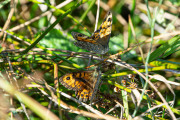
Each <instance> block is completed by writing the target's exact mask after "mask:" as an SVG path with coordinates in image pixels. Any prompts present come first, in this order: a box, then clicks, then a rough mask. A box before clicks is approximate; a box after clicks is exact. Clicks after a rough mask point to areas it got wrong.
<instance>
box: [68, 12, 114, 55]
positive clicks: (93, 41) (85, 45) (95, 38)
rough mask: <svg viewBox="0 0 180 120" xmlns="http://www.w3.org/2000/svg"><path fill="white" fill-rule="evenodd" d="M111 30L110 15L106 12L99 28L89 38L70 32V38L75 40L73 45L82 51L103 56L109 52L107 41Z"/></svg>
mask: <svg viewBox="0 0 180 120" xmlns="http://www.w3.org/2000/svg"><path fill="white" fill-rule="evenodd" d="M111 29H112V13H111V12H108V13H107V15H106V17H105V18H104V21H103V22H102V24H101V26H100V28H99V29H98V30H96V31H95V32H94V33H93V34H92V36H91V37H89V36H86V35H84V34H82V33H78V32H72V33H71V34H72V36H73V38H74V39H75V40H77V41H76V42H75V43H74V44H75V45H76V46H78V47H80V48H82V49H86V50H88V51H93V52H96V53H98V54H105V53H107V52H108V50H109V39H110V36H111Z"/></svg>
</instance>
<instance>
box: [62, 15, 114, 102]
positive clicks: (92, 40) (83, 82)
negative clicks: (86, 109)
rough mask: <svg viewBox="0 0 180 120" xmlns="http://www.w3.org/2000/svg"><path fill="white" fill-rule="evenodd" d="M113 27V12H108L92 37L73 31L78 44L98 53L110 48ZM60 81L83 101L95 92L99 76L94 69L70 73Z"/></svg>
mask: <svg viewBox="0 0 180 120" xmlns="http://www.w3.org/2000/svg"><path fill="white" fill-rule="evenodd" d="M111 29H112V13H111V12H108V13H107V15H106V17H105V18H104V21H103V23H102V24H101V26H100V28H99V29H98V30H96V31H95V32H94V33H93V34H92V36H91V37H88V36H86V35H84V34H82V33H77V32H72V36H73V37H74V39H76V40H77V41H76V42H75V43H74V44H75V45H76V46H78V47H80V48H82V49H86V50H88V51H93V52H96V53H98V54H105V53H106V52H108V50H109V45H108V44H109V39H110V36H111ZM60 82H61V84H62V85H64V86H65V87H66V88H68V89H71V90H74V91H75V93H76V97H77V98H78V99H79V100H80V101H83V102H86V101H87V100H88V99H89V100H90V99H91V97H92V96H93V94H95V92H94V91H95V89H97V88H95V86H96V84H97V76H96V77H95V76H94V72H93V71H83V72H76V73H68V74H66V75H64V76H62V77H61V78H60Z"/></svg>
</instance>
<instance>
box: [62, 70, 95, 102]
mask: <svg viewBox="0 0 180 120" xmlns="http://www.w3.org/2000/svg"><path fill="white" fill-rule="evenodd" d="M59 81H60V82H61V84H62V85H63V86H65V87H66V88H68V89H70V90H74V91H75V93H76V97H77V98H78V99H79V100H80V101H83V102H86V101H88V100H91V97H92V95H93V94H94V89H95V85H96V83H97V76H96V75H94V71H82V72H74V73H68V74H65V75H64V76H62V77H61V78H60V79H59Z"/></svg>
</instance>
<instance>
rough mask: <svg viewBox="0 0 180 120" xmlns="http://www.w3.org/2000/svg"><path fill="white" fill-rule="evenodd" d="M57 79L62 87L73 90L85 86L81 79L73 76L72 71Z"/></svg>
mask: <svg viewBox="0 0 180 120" xmlns="http://www.w3.org/2000/svg"><path fill="white" fill-rule="evenodd" d="M59 81H60V82H61V84H62V85H63V86H64V87H66V88H68V89H70V90H74V91H78V90H82V89H83V88H84V86H85V83H84V82H83V81H82V80H80V79H77V78H75V77H74V75H73V73H68V74H66V75H64V76H62V77H61V78H60V79H59Z"/></svg>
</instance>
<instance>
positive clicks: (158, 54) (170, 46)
mask: <svg viewBox="0 0 180 120" xmlns="http://www.w3.org/2000/svg"><path fill="white" fill-rule="evenodd" d="M179 46H180V36H178V35H177V36H175V37H173V38H172V39H170V40H169V41H168V42H167V43H165V44H163V45H161V46H160V47H159V48H158V49H156V50H155V51H154V52H152V53H151V55H150V59H149V62H152V61H153V60H155V59H158V58H165V57H167V56H168V55H170V54H172V53H175V52H176V49H177V48H178V47H179Z"/></svg>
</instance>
